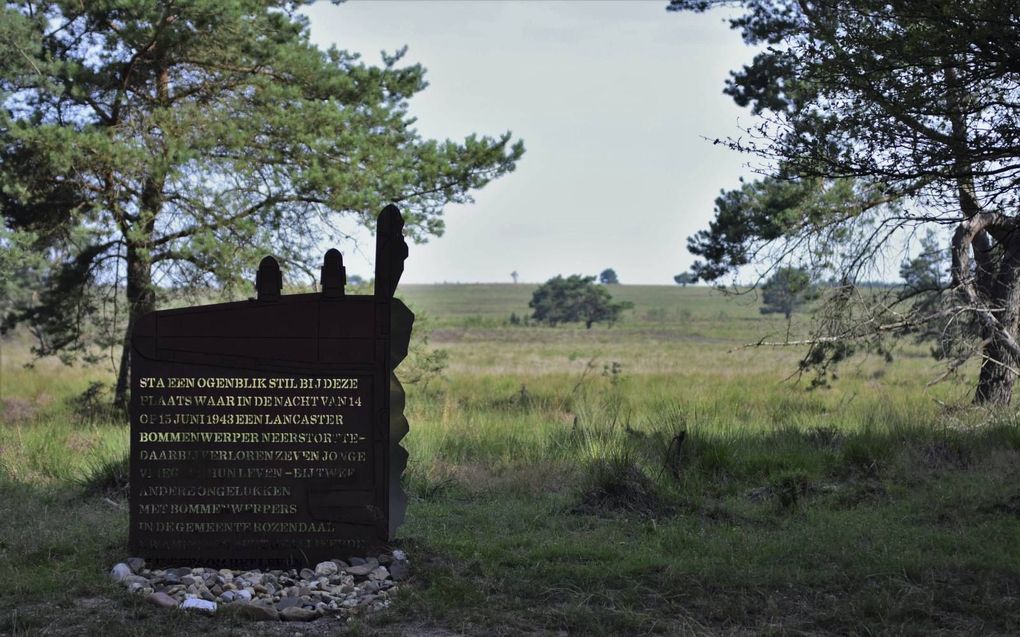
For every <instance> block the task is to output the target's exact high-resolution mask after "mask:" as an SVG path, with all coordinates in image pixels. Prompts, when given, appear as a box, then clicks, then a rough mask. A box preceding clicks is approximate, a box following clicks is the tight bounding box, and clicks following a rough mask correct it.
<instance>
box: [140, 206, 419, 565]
mask: <svg viewBox="0 0 1020 637" xmlns="http://www.w3.org/2000/svg"><path fill="white" fill-rule="evenodd" d="M402 229H403V220H402V219H401V217H400V214H399V212H398V211H397V209H396V207H394V206H388V207H387V208H386V209H385V210H383V212H382V214H381V215H380V217H379V223H378V230H377V237H376V242H377V244H376V278H375V293H374V294H373V295H372V296H347V295H345V294H344V283H345V279H346V276H345V273H344V268H343V259H342V256H341V255H340V253H339V252H337V251H336V250H330V251H329V252H327V253H326V257H325V259H324V263H323V267H322V277H321V282H322V290H321V292H318V293H312V294H294V295H282V294H281V293H280V292H281V288H282V278H281V275H280V269H279V266H278V264H277V263H276V261H275V260H274V259H272V258H271V257H267V258H266V259H264V260H263V261H262V263H261V264H260V266H259V271H258V275H257V277H256V289H257V298H253V299H249V300H248V301H242V302H237V303H222V304H217V305H207V306H197V307H188V308H181V309H174V310H163V311H159V312H153V313H151V314H148V315H146V316H145V317H143V318H142V319H141V320H140V321H139V322H138V324H137V325H135V327H134V330H133V333H132V358H131V500H130V505H131V516H130V517H131V519H130V544H131V547H132V550H133V551H134V552H135V553H136V554H138V555H140V556H142V557H145V558H146V559H148V560H150V561H153V562H157V563H158V562H163V563H171V562H173V563H181V564H192V563H198V562H201V563H203V564H220V565H223V566H234V567H270V566H296V565H314V564H315V563H316V562H319V561H323V560H326V559H329V558H333V557H345V556H349V555H359V554H365V553H366V552H368V551H370V550H375V549H381V548H382V547H383V546H385V545H386V544H387V542H388V541H389V540H391V539H392V537H393V534H394V532H395V530H396V527H397V525H399V524H400V523H401V521H402V520H403V515H404V508H405V504H406V498H405V497H404V494H403V493H402V492H401V490H400V474H401V473H402V472H403V470H404V466H405V465H406V460H407V454H406V452H405V451H404V450H403V449H402V448H401V447H400V446H399V442H400V439H401V438H403V436H404V435H405V434H406V433H407V421H406V420H405V418H404V415H403V407H404V395H403V390H402V388H401V387H400V383H399V382H398V381H397V379H396V376H394V374H393V369H394V367H396V366H397V365H398V364H399V363H400V361H401V360H402V359H403V358H404V356H406V354H407V347H408V341H409V338H410V333H411V325H412V323H413V320H414V315H413V314H411V312H410V311H409V310H408V309H407V308H406V307H405V306H404V305H403V303H401V302H400V301H399V300H397V299H394V298H393V292H394V290H395V289H396V285H397V282H398V280H399V278H400V274H401V273H402V272H403V261H404V259H405V258H406V257H407V244H406V243H405V242H404V239H403V235H402Z"/></svg>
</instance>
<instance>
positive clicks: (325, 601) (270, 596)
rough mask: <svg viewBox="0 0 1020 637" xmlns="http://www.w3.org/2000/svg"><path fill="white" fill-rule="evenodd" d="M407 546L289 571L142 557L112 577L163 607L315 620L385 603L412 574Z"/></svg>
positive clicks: (254, 618) (253, 617)
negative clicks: (162, 562) (166, 564)
mask: <svg viewBox="0 0 1020 637" xmlns="http://www.w3.org/2000/svg"><path fill="white" fill-rule="evenodd" d="M409 575H410V573H409V567H408V562H407V555H406V554H405V553H404V552H403V551H399V550H398V551H394V552H393V553H384V554H382V555H378V556H366V557H363V558H361V557H354V558H351V559H350V560H348V561H344V560H340V559H335V558H334V559H330V560H327V561H325V562H319V563H318V564H316V565H315V568H314V569H312V568H302V569H300V570H298V569H288V570H267V571H261V570H257V569H256V570H249V571H237V570H230V569H213V568H202V567H193V568H187V567H177V568H167V569H152V570H150V569H147V568H146V565H145V560H144V559H142V558H140V557H139V558H134V557H132V558H127V559H125V560H124V561H123V562H119V563H117V564H116V565H114V567H113V569H112V570H111V571H110V577H111V579H113V580H114V581H116V582H119V583H120V584H121V586H123V587H124V588H125V589H126V590H127V591H128V592H130V593H133V594H136V595H142V596H143V597H145V599H146V600H147V601H148V602H149V603H151V604H154V605H156V606H159V607H162V608H182V609H187V610H191V611H195V612H200V613H206V614H209V615H212V614H214V613H216V612H217V609H219V611H220V612H228V610H229V612H231V613H235V615H236V616H238V617H241V618H244V619H249V620H252V621H273V620H277V621H278V620H284V621H313V620H315V619H317V618H318V617H322V616H324V615H327V614H331V615H335V616H338V617H350V616H352V615H360V614H363V613H365V612H370V611H374V610H378V609H381V608H385V607H386V606H388V605H389V603H390V595H391V593H390V591H393V590H395V588H394V587H396V586H397V582H399V581H403V580H404V579H407V578H408V577H409Z"/></svg>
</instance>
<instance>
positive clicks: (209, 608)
mask: <svg viewBox="0 0 1020 637" xmlns="http://www.w3.org/2000/svg"><path fill="white" fill-rule="evenodd" d="M181 610H191V611H195V612H197V613H204V614H206V615H213V614H215V613H216V602H210V601H208V600H204V599H194V598H191V599H186V600H184V602H183V603H182V604H181Z"/></svg>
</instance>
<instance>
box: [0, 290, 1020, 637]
mask: <svg viewBox="0 0 1020 637" xmlns="http://www.w3.org/2000/svg"><path fill="white" fill-rule="evenodd" d="M533 289H534V286H531V285H525V284H520V285H509V284H507V285H429V286H422V285H408V286H402V287H401V289H400V292H399V295H400V296H402V297H403V298H404V299H405V301H407V303H408V304H409V305H410V306H411V307H412V308H413V309H414V310H415V311H416V312H418V313H419V315H420V316H421V320H420V322H419V325H420V329H419V332H418V334H419V336H422V335H425V334H427V335H428V344H427V347H428V348H430V349H431V350H437V349H439V350H445V351H446V352H447V353H448V359H447V360H448V363H449V364H448V366H447V367H446V369H445V370H444V371H443V372H442V373H441V374H439V373H435V372H431V371H428V369H427V366H424V367H419V368H418V369H412V367H407V368H406V369H400V370H398V376H399V375H408V374H411V373H412V372H415V375H416V376H417V377H418V380H417V382H414V383H410V384H408V387H407V389H408V408H407V415H408V419H409V421H410V424H411V433H410V435H409V436H408V438H407V439H406V442H405V446H406V447H407V448H408V451H409V453H410V458H411V459H410V462H409V466H408V471H407V474H406V476H405V478H406V487H407V490H408V492H409V493H410V495H411V503H410V506H409V509H408V515H407V523H406V525H405V526H404V527H402V529H401V532H400V539H399V541H398V542H397V544H399V545H400V546H401V547H402V548H403V549H404V550H405V551H407V553H408V554H409V557H410V559H411V561H412V564H413V566H414V578H413V580H412V583H411V585H409V586H408V587H406V588H405V589H404V591H403V593H402V594H401V595H400V596H399V597H398V600H397V603H396V604H395V605H394V606H393V607H392V608H390V609H388V610H387V611H384V612H383V613H380V614H378V615H376V616H374V617H371V618H366V619H364V620H359V621H356V622H353V623H352V624H350V625H348V626H347V627H345V630H347V631H349V632H350V633H351V634H375V633H382V634H427V635H450V634H484V635H489V634H497V635H500V634H505V635H517V634H550V635H551V634H570V635H599V634H604V635H635V634H657V633H659V634H720V633H721V634H917V635H932V634H968V635H969V634H1001V635H1008V634H1016V633H1018V632H1020V594H1018V591H1020V551H1018V550H1017V541H1018V539H1020V486H1018V485H1020V480H1018V479H1020V424H1018V420H1017V418H1016V416H1015V414H1014V412H1012V411H1006V412H996V411H988V410H985V409H978V408H974V407H972V406H971V405H970V404H969V398H970V396H969V394H970V392H971V388H972V386H973V382H974V375H975V370H974V369H972V368H964V369H962V370H959V372H958V373H957V375H955V376H953V377H951V378H949V379H944V380H942V381H941V382H938V383H932V381H933V380H935V379H936V378H938V377H939V376H940V373H941V371H942V368H941V367H940V364H939V362H938V361H935V360H933V359H932V358H931V356H930V351H929V350H930V347H929V346H928V345H926V344H923V343H914V342H910V341H903V342H901V343H899V344H898V345H897V346H896V347H894V348H893V350H892V352H891V358H892V360H891V362H889V361H887V360H886V359H885V358H884V357H878V356H872V357H861V358H855V359H851V360H849V361H847V362H846V363H844V364H843V366H842V367H841V368H840V369H839V370H838V378H837V379H835V380H833V381H831V382H830V383H829V384H827V385H826V386H823V387H818V388H814V389H811V388H810V385H811V384H810V382H809V381H810V379H811V376H810V375H805V376H803V377H801V376H800V375H798V374H797V370H798V367H797V363H798V361H799V359H800V357H801V356H802V355H803V353H804V352H803V350H801V349H798V348H784V347H748V346H747V345H748V344H753V343H756V342H758V341H760V340H762V339H763V338H765V339H767V340H782V339H784V338H785V337H786V336H787V334H788V333H789V334H793V335H798V334H804V333H805V330H806V325H807V323H808V321H809V314H808V313H809V311H810V308H809V309H807V310H806V311H805V312H804V313H801V314H795V315H794V318H793V322H792V323H791V324H789V325H788V324H787V322H786V320H785V319H784V318H783V317H782V316H776V315H770V316H764V315H762V314H760V313H759V311H758V299H756V298H755V297H754V295H753V294H743V295H729V296H727V295H723V294H721V293H719V292H717V291H714V290H710V289H708V288H704V287H687V288H680V287H679V286H673V287H666V286H628V285H622V286H611V287H610V289H611V290H612V293H613V296H614V298H615V299H619V300H627V301H631V302H633V303H634V308H633V309H631V310H629V311H627V312H626V313H625V316H624V319H623V320H622V321H621V322H619V323H617V324H616V325H613V326H605V325H596V326H594V327H593V328H592V329H590V330H587V329H585V328H584V326H583V325H582V326H573V325H571V326H557V327H555V328H550V327H544V326H539V325H531V324H528V321H525V320H524V317H526V316H527V315H528V313H529V311H528V307H527V304H528V300H529V298H530V295H531V292H532V290H533ZM511 315H513V320H511ZM30 360H31V357H30V355H29V352H28V340H27V336H26V335H24V334H15V335H12V336H9V337H8V338H7V339H6V340H5V341H3V361H2V368H0V371H2V374H3V376H2V379H0V398H2V412H0V634H17V635H22V634H48V635H62V634H67V635H71V634H75V635H77V634H88V633H95V634H100V633H101V634H109V635H134V634H147V635H151V634H165V633H167V632H180V633H185V632H202V633H205V634H210V635H220V634H222V635H228V634H229V635H234V634H236V635H241V634H251V633H252V632H259V631H262V632H263V633H266V634H276V633H277V632H279V630H280V627H279V626H277V627H272V626H268V625H261V626H253V625H245V624H241V623H237V622H235V621H233V620H226V619H207V618H199V617H186V616H180V615H177V614H167V613H164V612H161V611H159V610H158V609H155V608H150V607H148V606H145V605H144V604H143V603H141V602H139V601H138V600H136V599H133V598H130V597H128V596H127V595H126V594H124V593H122V592H121V591H120V590H118V588H117V587H116V586H115V585H113V584H112V583H110V582H109V581H108V580H107V578H106V575H105V573H106V571H107V570H108V569H109V567H110V565H112V564H113V563H114V562H115V561H117V560H119V559H121V558H123V557H125V552H126V528H127V513H126V502H125V495H124V490H123V482H124V475H125V465H124V461H123V458H124V456H125V454H126V451H127V448H128V428H127V425H126V424H125V422H124V420H123V418H122V417H121V416H119V415H118V414H117V413H115V412H113V411H111V410H110V409H109V408H107V407H106V404H107V401H108V400H109V395H108V390H105V389H104V388H103V386H102V385H96V384H94V383H107V384H108V383H110V382H111V380H112V377H111V374H110V371H109V369H108V367H104V366H103V365H102V364H99V365H95V366H92V367H85V366H64V365H62V364H61V363H59V362H58V361H54V360H43V361H38V362H37V363H35V365H34V366H32V367H25V364H26V363H28V362H29V361H30ZM413 363H414V361H408V362H407V363H405V365H413ZM314 626H315V625H312V626H309V627H303V628H302V630H301V631H300V632H303V633H304V634H309V633H311V634H317V633H319V632H324V631H332V632H336V631H339V630H340V627H339V626H337V625H335V624H334V625H332V626H326V625H320V627H318V628H315V627H314ZM292 632H293V631H292V630H289V631H288V633H287V634H290V633H292Z"/></svg>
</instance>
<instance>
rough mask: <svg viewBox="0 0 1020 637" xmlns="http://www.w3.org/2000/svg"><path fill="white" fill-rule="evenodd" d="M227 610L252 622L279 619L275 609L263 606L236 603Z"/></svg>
mask: <svg viewBox="0 0 1020 637" xmlns="http://www.w3.org/2000/svg"><path fill="white" fill-rule="evenodd" d="M229 608H230V611H231V612H233V613H236V614H237V615H238V616H240V617H243V618H244V619H249V620H251V621H253V622H262V621H277V620H278V619H280V613H279V612H277V610H276V609H275V608H273V607H272V606H266V605H263V604H250V603H248V602H237V603H236V604H231V605H230V606H229Z"/></svg>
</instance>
